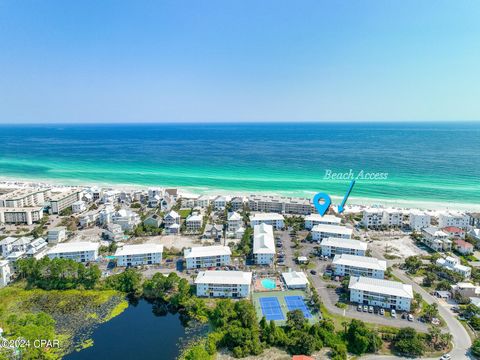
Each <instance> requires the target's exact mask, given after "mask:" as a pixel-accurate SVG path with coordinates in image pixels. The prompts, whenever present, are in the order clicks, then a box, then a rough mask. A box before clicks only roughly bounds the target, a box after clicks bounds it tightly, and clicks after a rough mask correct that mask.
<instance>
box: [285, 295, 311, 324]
mask: <svg viewBox="0 0 480 360" xmlns="http://www.w3.org/2000/svg"><path fill="white" fill-rule="evenodd" d="M285 304H287V308H288V311H293V310H297V309H298V310H301V311H302V312H303V316H304V317H305V318H306V319H311V318H312V314H311V313H310V310H308V308H307V305H306V304H305V301H304V299H303V296H285Z"/></svg>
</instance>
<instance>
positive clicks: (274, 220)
mask: <svg viewBox="0 0 480 360" xmlns="http://www.w3.org/2000/svg"><path fill="white" fill-rule="evenodd" d="M250 224H251V225H252V227H253V226H256V225H260V224H267V225H271V226H273V227H274V228H275V229H277V230H278V229H282V228H283V227H284V226H285V223H284V218H283V215H281V214H277V213H256V214H254V215H252V216H250Z"/></svg>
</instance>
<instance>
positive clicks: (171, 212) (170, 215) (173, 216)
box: [165, 210, 180, 219]
mask: <svg viewBox="0 0 480 360" xmlns="http://www.w3.org/2000/svg"><path fill="white" fill-rule="evenodd" d="M165 217H172V218H174V219H176V218H179V217H180V215H178V213H177V212H176V211H175V210H171V211H170V212H169V213H168V214H167V215H165Z"/></svg>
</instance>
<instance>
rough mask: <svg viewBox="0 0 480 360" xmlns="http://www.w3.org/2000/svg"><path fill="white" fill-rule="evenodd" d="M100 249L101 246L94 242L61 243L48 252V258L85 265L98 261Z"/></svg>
mask: <svg viewBox="0 0 480 360" xmlns="http://www.w3.org/2000/svg"><path fill="white" fill-rule="evenodd" d="M99 247H100V244H99V243H94V242H72V243H61V244H57V245H55V246H54V247H53V248H51V249H50V250H48V251H47V256H48V257H49V258H50V259H55V258H60V259H71V260H74V261H77V262H82V263H85V262H90V261H95V260H97V258H98V248H99Z"/></svg>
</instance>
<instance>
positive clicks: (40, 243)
mask: <svg viewBox="0 0 480 360" xmlns="http://www.w3.org/2000/svg"><path fill="white" fill-rule="evenodd" d="M47 245H48V243H47V240H45V239H44V238H37V239H35V240H33V241H32V242H31V243H29V244H28V246H27V253H26V254H27V256H28V257H35V258H36V259H38V258H40V257H42V256H41V255H42V254H44V252H45V250H46V249H47Z"/></svg>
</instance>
